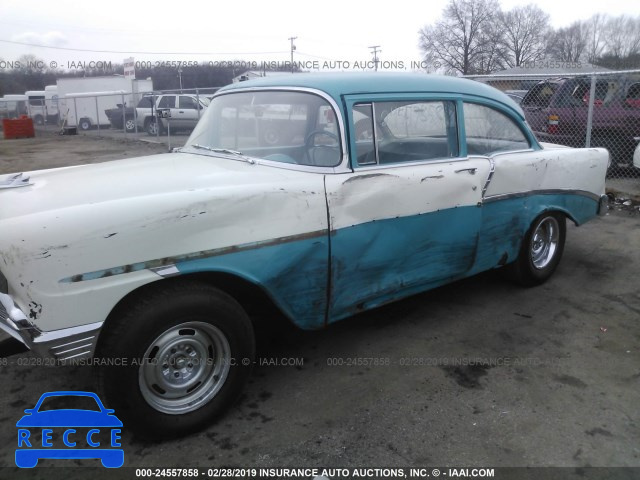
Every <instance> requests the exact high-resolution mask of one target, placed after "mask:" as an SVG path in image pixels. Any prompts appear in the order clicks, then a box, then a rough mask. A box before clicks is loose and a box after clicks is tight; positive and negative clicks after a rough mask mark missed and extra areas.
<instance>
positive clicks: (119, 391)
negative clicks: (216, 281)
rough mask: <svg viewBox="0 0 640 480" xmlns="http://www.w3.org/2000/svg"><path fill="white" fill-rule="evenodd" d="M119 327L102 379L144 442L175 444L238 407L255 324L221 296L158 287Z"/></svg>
mask: <svg viewBox="0 0 640 480" xmlns="http://www.w3.org/2000/svg"><path fill="white" fill-rule="evenodd" d="M110 321H111V320H110ZM112 321H113V323H110V324H107V327H106V328H107V330H106V331H105V332H103V335H104V340H103V341H101V344H100V346H99V350H98V355H99V356H100V357H103V358H106V359H112V360H114V362H105V363H107V364H108V366H106V367H103V368H102V369H101V370H100V371H99V376H98V378H99V382H100V388H101V389H102V391H103V392H104V393H105V397H106V399H107V402H108V405H109V407H110V408H114V409H115V411H116V414H117V415H122V417H123V420H124V424H125V425H126V426H127V427H129V428H132V429H133V430H134V431H135V432H137V433H138V434H140V435H142V436H145V437H150V436H152V437H155V438H171V437H176V436H180V435H185V434H188V433H191V432H193V431H195V430H199V429H202V428H204V427H206V426H207V425H208V424H209V423H210V422H211V421H213V420H214V419H215V417H217V416H218V415H220V414H221V413H222V412H223V411H224V410H225V409H227V408H228V407H229V406H230V405H231V404H232V403H233V402H234V401H235V399H236V398H237V397H238V395H239V394H240V392H241V390H242V388H243V385H244V383H245V381H246V379H247V377H248V375H249V373H250V370H251V365H252V364H253V359H254V355H255V340H254V333H253V328H252V325H251V321H250V320H249V318H248V316H247V314H246V313H245V312H244V310H243V309H242V307H240V305H239V304H238V303H237V302H236V301H235V300H234V299H233V298H232V297H230V296H229V295H227V294H225V293H224V292H222V291H220V290H218V289H216V288H213V287H210V286H208V285H205V284H200V283H191V282H189V283H187V282H185V283H180V284H174V285H169V286H166V287H163V288H162V287H159V288H158V289H156V290H153V291H151V292H148V293H145V294H143V295H141V296H139V297H138V298H137V299H136V300H135V301H134V302H132V304H131V305H130V308H127V312H126V313H125V314H124V315H122V316H121V317H120V318H114V319H112ZM118 359H120V360H121V362H120V363H121V365H118V362H116V360H118Z"/></svg>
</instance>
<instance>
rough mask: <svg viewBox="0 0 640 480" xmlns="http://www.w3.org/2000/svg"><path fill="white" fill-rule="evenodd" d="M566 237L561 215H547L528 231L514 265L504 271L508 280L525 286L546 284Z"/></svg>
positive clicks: (550, 213)
mask: <svg viewBox="0 0 640 480" xmlns="http://www.w3.org/2000/svg"><path fill="white" fill-rule="evenodd" d="M566 235H567V225H566V220H565V217H564V215H562V214H561V213H558V212H546V213H543V214H542V215H540V216H539V217H538V218H536V220H535V221H534V222H533V224H532V225H531V227H530V228H529V230H528V231H527V233H526V235H525V236H524V239H523V241H522V246H521V247H520V253H519V255H518V258H517V259H516V261H515V262H513V263H512V264H510V265H507V267H505V268H506V269H507V273H508V276H509V277H511V278H512V279H513V280H515V281H516V282H517V283H519V284H521V285H524V286H534V285H540V284H542V283H544V282H546V281H547V280H548V279H549V278H550V277H551V275H552V274H553V272H554V271H555V269H556V267H557V266H558V264H559V263H560V259H561V258H562V252H563V251H564V243H565V239H566Z"/></svg>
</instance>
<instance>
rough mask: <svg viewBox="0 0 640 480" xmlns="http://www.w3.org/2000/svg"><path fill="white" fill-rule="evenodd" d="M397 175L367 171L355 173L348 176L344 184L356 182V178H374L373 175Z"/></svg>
mask: <svg viewBox="0 0 640 480" xmlns="http://www.w3.org/2000/svg"><path fill="white" fill-rule="evenodd" d="M396 176H397V175H391V174H388V173H367V174H364V175H356V176H353V177H350V178H349V179H348V180H346V181H345V182H344V185H346V184H347V183H353V182H356V181H358V180H365V179H367V178H374V177H396Z"/></svg>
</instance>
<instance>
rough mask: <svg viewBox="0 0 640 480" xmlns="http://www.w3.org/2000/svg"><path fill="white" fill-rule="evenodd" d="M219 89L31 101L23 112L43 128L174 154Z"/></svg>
mask: <svg viewBox="0 0 640 480" xmlns="http://www.w3.org/2000/svg"><path fill="white" fill-rule="evenodd" d="M219 88H220V87H210V88H196V89H183V90H163V91H152V92H140V93H127V92H118V93H112V92H111V93H108V94H96V93H87V94H83V93H78V94H72V95H67V96H65V97H61V98H59V99H58V100H57V101H56V103H55V105H53V104H51V105H49V103H51V102H49V101H45V100H44V99H28V100H27V102H26V106H24V107H23V110H26V111H23V112H22V113H23V114H28V115H29V116H30V117H31V118H32V119H33V120H34V124H35V126H36V128H37V129H39V130H44V131H49V132H59V133H60V134H62V135H75V134H78V133H82V134H85V135H95V136H102V137H113V138H129V139H133V138H137V139H142V140H149V141H157V142H162V143H165V144H166V145H167V148H168V149H169V150H170V149H171V148H173V147H179V146H182V145H183V144H184V143H185V142H186V140H187V138H188V135H189V133H191V130H193V128H194V127H195V126H196V124H197V123H198V120H200V117H201V116H202V114H203V113H204V111H205V110H206V108H207V107H208V106H209V101H210V98H211V97H212V96H213V94H214V93H215V92H216V91H217V90H218V89H219ZM52 112H55V114H52ZM10 114H11V112H7V116H9V115H10Z"/></svg>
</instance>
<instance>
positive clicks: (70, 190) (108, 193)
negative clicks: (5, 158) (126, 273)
mask: <svg viewBox="0 0 640 480" xmlns="http://www.w3.org/2000/svg"><path fill="white" fill-rule="evenodd" d="M286 176H287V175H286V173H285V170H283V169H278V168H273V167H268V166H263V165H254V164H250V163H247V162H245V161H240V160H235V159H231V158H224V157H214V156H209V155H198V154H189V153H166V154H159V155H151V156H146V157H138V158H131V159H125V160H117V161H111V162H105V163H98V164H90V165H81V166H77V167H64V168H56V169H50V170H38V171H33V172H25V173H24V174H23V177H29V181H30V183H31V185H29V186H26V187H20V188H11V189H0V221H2V220H6V219H9V218H15V217H21V216H27V215H31V214H34V213H43V212H47V211H55V210H62V209H67V208H76V207H79V206H88V205H97V204H101V203H104V202H116V201H120V200H125V199H131V198H144V197H149V196H158V195H167V194H170V193H172V192H177V191H181V192H185V191H190V190H198V189H202V188H215V187H221V188H225V187H229V188H231V187H238V188H241V187H242V186H243V185H249V184H251V185H255V184H257V183H270V182H277V181H279V180H284V178H285V177H286ZM5 177H6V176H0V180H2V179H4V178H5Z"/></svg>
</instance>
